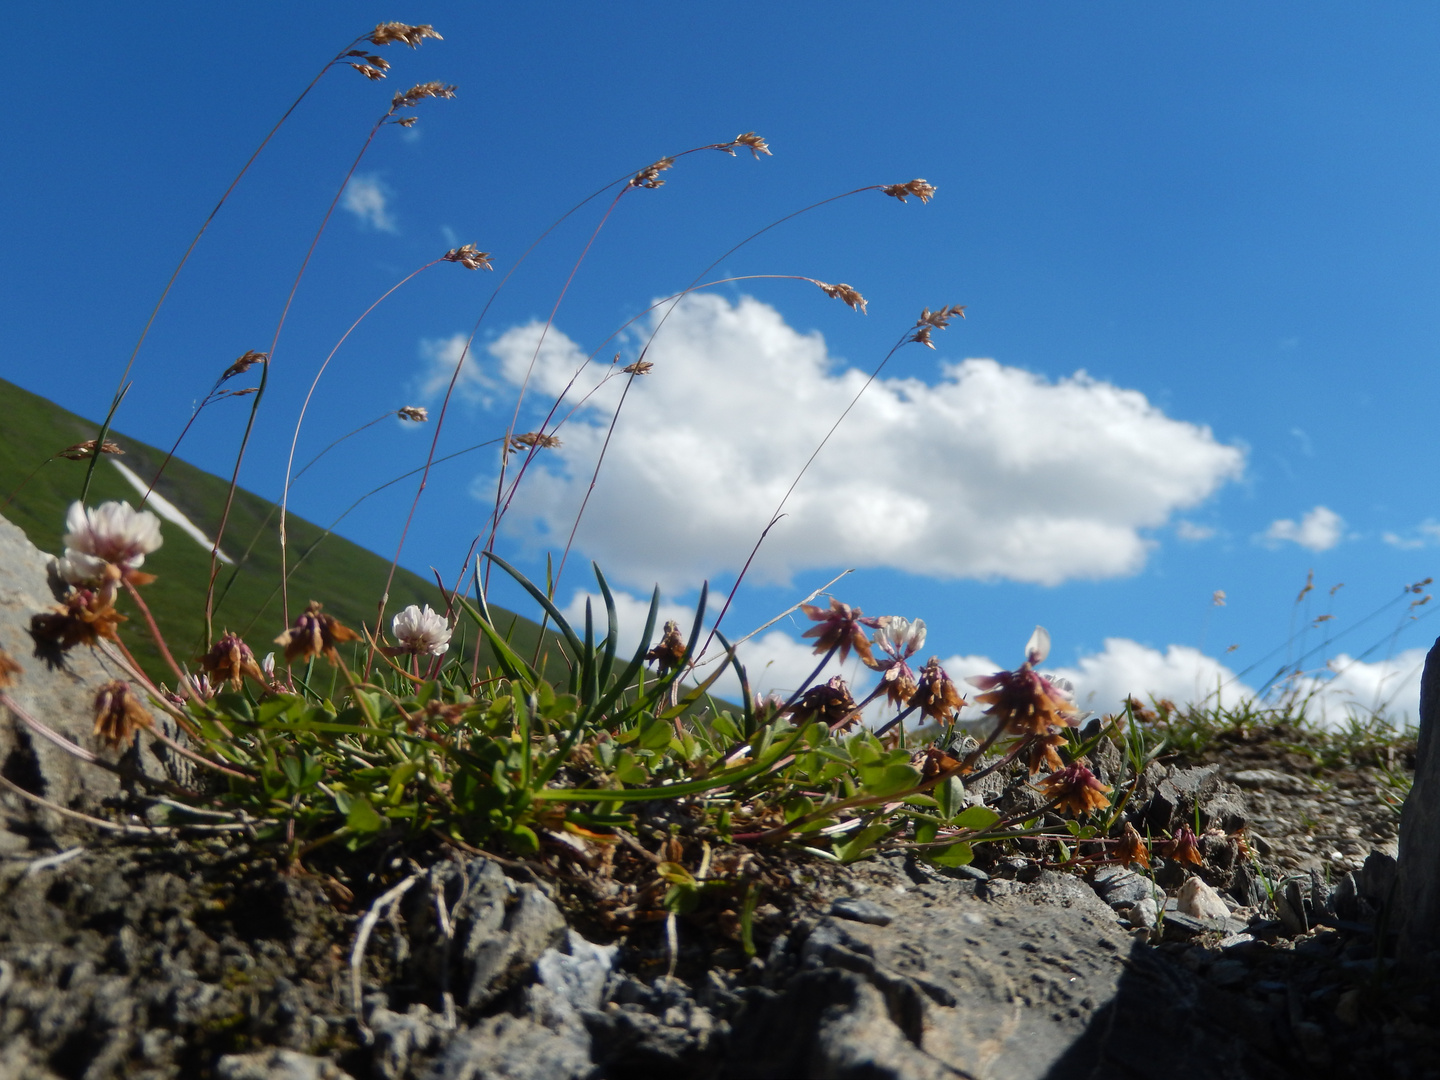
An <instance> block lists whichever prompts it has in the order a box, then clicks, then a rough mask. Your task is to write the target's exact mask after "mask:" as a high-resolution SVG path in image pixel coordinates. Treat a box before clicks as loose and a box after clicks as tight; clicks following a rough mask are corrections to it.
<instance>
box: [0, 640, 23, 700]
mask: <svg viewBox="0 0 1440 1080" xmlns="http://www.w3.org/2000/svg"><path fill="white" fill-rule="evenodd" d="M24 670H25V669H24V668H22V667H21V666H20V665H19V664H18V663H16V662H15V661H14V660H13V659H12V658H11V656H10V654H9V653H7V652H6V651H5V650H4V649H0V690H5V689H8V688H9V687H12V686H14V685H15V682H16V680H17V679H19V678H20V674H21V672H23V671H24Z"/></svg>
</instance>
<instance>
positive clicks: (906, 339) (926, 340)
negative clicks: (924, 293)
mask: <svg viewBox="0 0 1440 1080" xmlns="http://www.w3.org/2000/svg"><path fill="white" fill-rule="evenodd" d="M955 316H959V317H960V318H962V319H963V318H964V317H965V308H964V307H963V306H961V305H955V304H952V305H950V306H949V307H942V308H940V310H939V311H934V312H932V311H931V310H930V309H929V308H926V309H925V310H924V311H923V313H922V314H921V316H920V318H919V319H917V320H916V322H915V325H914V326H913V327H911V328H910V330H908V331H906V333H905V335H904V336H902V337H901V338H900V340H899V341H897V342H896V343H895V344H894V345H892V346H891V347H890V351H889V352H887V353H886V354H885V356H884V358H883V359H881V361H880V363H878V364H876V365H875V368H874V370H873V371H871V372H870V377H869V378H867V379H866V380H865V382H864V384H863V385H862V386H861V387H860V389H859V390H857V391H856V392H855V396H854V397H853V398H851V399H850V404H848V405H846V406H845V410H844V411H843V412H842V413H841V414H840V415H839V416H838V417H836V419H835V423H833V424H831V425H830V430H829V431H827V432H826V433H825V437H824V438H823V439H821V440H820V445H818V446H817V447H815V449H814V451H813V452H812V453H811V454H810V456H809V457H808V458H806V460H805V464H804V465H802V466H801V467H800V471H799V472H798V473H797V474H796V476H795V479H794V480H792V481H791V482H790V486H789V487H788V488H786V489H785V494H784V495H782V496H781V497H780V501H779V502H778V503H776V504H775V510H774V512H773V513H771V515H770V520H769V521H768V522H767V523H766V525H765V528H764V529H763V530H761V533H760V538H759V539H758V540H756V541H755V546H754V547H753V548H751V549H750V554H749V555H748V556H746V559H745V563H744V565H742V566H741V568H740V573H739V574H737V575H736V577H735V583H734V584H733V585H732V586H731V587H730V592H729V593H728V594H727V595H726V597H725V603H724V604H723V605H721V608H720V614H719V615H717V616H716V617H715V624H714V626H713V627H712V628H711V635H712V637H713V635H714V632H715V630H717V629H719V627H720V623H721V622H722V621H723V620H724V618H725V616H726V614H728V613H729V611H730V605H731V604H732V603H733V602H734V600H735V594H736V593H737V592H738V591H739V589H740V583H741V582H742V581H744V580H745V575H746V574H747V573H748V572H749V570H750V566H751V564H752V563H754V561H755V556H756V555H758V554H759V553H760V546H761V545H762V544H763V543H765V538H766V537H767V536H769V535H770V530H771V529H773V528H774V527H775V526H776V525H777V524H778V523H779V522H780V519H781V518H783V517H784V516H785V504H786V503H787V502H789V501H790V496H791V495H792V494H794V492H795V489H796V488H797V487H798V486H799V485H800V481H801V480H802V479H804V477H805V474H806V473H807V472H809V471H810V466H811V465H813V464H814V463H815V459H816V458H817V457H819V456H820V451H822V450H824V449H825V446H826V444H827V443H829V441H830V440H831V438H833V437H834V435H835V432H836V431H838V430H839V429H840V425H841V424H843V423H844V422H845V418H846V417H847V416H849V415H850V411H851V410H852V409H854V408H855V406H856V405H857V404H858V403H859V401H860V398H861V397H862V396H863V395H864V393H865V391H866V390H868V389H869V388H870V385H871V384H872V383H873V382H874V381H875V380H876V379H878V378H879V377H880V372H882V371H883V370H885V365H886V364H888V363H889V362H890V358H891V357H892V356H894V355H895V354H896V353H897V352H899V351H900V349H901V348H902V347H903V346H905V345H907V344H910V343H911V342H914V343H916V344H920V345H926V346H929V347H930V348H932V349H933V348H934V347H935V346H934V345H933V344H932V343H931V341H930V331H931V330H943V329H944V328H945V327H947V326H948V325H949V324H950V320H951V319H952V318H953V317H955ZM710 640H711V639H710V638H707V639H706V641H705V646H704V647H702V648H701V650H700V654H699V655H701V656H704V655H705V652H706V649H708V648H709V645H710Z"/></svg>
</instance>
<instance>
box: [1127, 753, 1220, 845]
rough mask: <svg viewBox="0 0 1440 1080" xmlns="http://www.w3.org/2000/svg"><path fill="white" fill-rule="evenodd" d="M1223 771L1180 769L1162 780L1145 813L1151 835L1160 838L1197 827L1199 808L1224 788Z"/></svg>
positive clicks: (1217, 767)
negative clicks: (1182, 826) (1161, 834)
mask: <svg viewBox="0 0 1440 1080" xmlns="http://www.w3.org/2000/svg"><path fill="white" fill-rule="evenodd" d="M1219 772H1220V766H1218V765H1206V766H1203V767H1196V768H1190V769H1176V770H1174V771H1173V772H1171V773H1170V775H1169V776H1167V777H1166V778H1165V779H1164V780H1161V781H1160V783H1159V784H1157V785H1156V787H1155V794H1154V795H1152V796H1151V798H1150V805H1149V807H1148V808H1147V809H1146V811H1145V825H1146V826H1147V827H1148V828H1149V830H1150V833H1151V834H1152V835H1159V834H1160V833H1164V832H1170V831H1173V830H1174V829H1176V828H1178V827H1179V826H1181V825H1193V824H1194V816H1195V809H1196V807H1197V806H1199V805H1200V804H1201V803H1202V802H1203V801H1204V800H1205V799H1207V798H1209V797H1210V796H1211V795H1213V794H1215V793H1216V792H1217V790H1218V788H1219V786H1220V780H1219ZM1202 824H1203V823H1202ZM1141 831H1142V832H1143V831H1144V830H1143V829H1142V830H1141Z"/></svg>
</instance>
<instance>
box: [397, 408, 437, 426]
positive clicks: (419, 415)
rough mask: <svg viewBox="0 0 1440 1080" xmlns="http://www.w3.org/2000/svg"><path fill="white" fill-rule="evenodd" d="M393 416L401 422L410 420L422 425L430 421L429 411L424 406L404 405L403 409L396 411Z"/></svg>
mask: <svg viewBox="0 0 1440 1080" xmlns="http://www.w3.org/2000/svg"><path fill="white" fill-rule="evenodd" d="M395 415H396V416H398V417H400V419H401V420H410V421H412V422H413V423H416V424H423V423H424V422H425V421H426V420H429V419H430V410H428V409H427V408H425V406H424V405H406V406H405V407H404V408H403V409H396V410H395Z"/></svg>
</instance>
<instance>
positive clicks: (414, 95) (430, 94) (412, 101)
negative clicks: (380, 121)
mask: <svg viewBox="0 0 1440 1080" xmlns="http://www.w3.org/2000/svg"><path fill="white" fill-rule="evenodd" d="M454 96H455V87H454V86H447V85H445V84H444V83H439V82H425V83H416V84H415V85H414V86H412V87H411V88H410V89H409V90H406V91H405V92H404V93H403V94H396V95H395V96H394V97H393V98H391V99H390V108H391V110H392V111H393V110H395V109H413V108H414V107H415V106H416V105H418V104H420V102H422V101H424V100H425V99H426V98H441V99H442V100H443V99H446V98H453V97H454ZM414 122H415V121H414V119H413V118H410V123H411V124H413V123H414ZM401 123H402V124H404V126H405V127H409V126H410V124H405V123H404V121H403V120H402V121H401Z"/></svg>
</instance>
